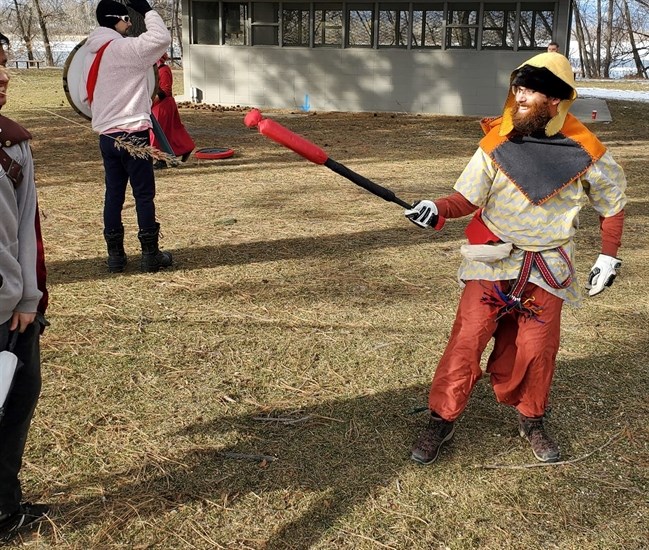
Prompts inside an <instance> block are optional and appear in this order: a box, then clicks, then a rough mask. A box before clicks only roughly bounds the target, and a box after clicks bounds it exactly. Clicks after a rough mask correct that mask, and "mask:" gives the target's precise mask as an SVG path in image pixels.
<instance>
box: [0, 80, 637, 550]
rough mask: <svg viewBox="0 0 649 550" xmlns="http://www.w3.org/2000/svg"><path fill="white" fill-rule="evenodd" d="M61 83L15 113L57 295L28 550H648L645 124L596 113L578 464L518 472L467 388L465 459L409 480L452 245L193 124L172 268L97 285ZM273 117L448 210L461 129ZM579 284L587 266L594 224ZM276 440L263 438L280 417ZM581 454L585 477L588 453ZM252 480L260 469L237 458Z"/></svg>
mask: <svg viewBox="0 0 649 550" xmlns="http://www.w3.org/2000/svg"><path fill="white" fill-rule="evenodd" d="M60 76H61V74H60V72H57V71H51V70H42V71H35V70H23V71H20V72H19V73H18V74H17V75H15V78H14V80H13V82H12V88H11V90H10V91H11V92H12V93H11V97H10V102H9V105H8V106H7V107H6V108H5V109H4V110H3V113H5V114H7V115H8V116H13V117H14V118H16V119H18V120H19V121H21V122H22V123H23V124H24V125H26V126H27V127H28V128H29V129H30V130H31V131H32V133H33V134H34V151H35V158H36V164H37V173H38V185H39V196H40V203H41V207H42V210H43V215H44V220H43V226H44V235H45V241H46V247H47V254H48V266H49V277H50V289H51V308H50V311H49V319H50V321H51V323H52V326H51V327H50V328H49V329H48V331H47V332H46V334H45V336H44V338H43V341H42V345H43V372H44V388H43V395H42V399H41V402H40V404H39V407H38V410H37V414H36V417H35V421H34V424H33V428H32V431H31V435H30V440H29V444H28V452H27V455H26V464H25V468H24V472H23V479H24V485H25V493H26V496H27V497H29V498H30V499H37V500H41V501H47V502H50V503H52V505H53V506H54V510H53V513H52V515H51V521H50V522H49V523H46V524H44V525H43V526H42V527H41V529H40V532H39V533H35V534H31V535H28V536H26V537H25V540H27V541H30V543H31V544H32V545H33V546H36V547H39V548H50V547H56V548H79V549H87V548H206V549H207V548H237V549H238V548H254V549H261V548H266V549H271V548H274V549H289V548H290V549H299V548H302V549H306V548H322V549H324V548H327V549H329V548H335V549H345V548H363V549H370V548H372V549H374V548H398V549H402V548H413V549H430V548H434V549H437V548H440V549H442V548H450V549H469V548H486V549H499V550H500V549H519V548H535V549H536V548H538V549H551V548H561V549H583V548H592V549H625V550H626V549H636V550H639V549H641V548H646V547H647V546H649V538H648V534H647V524H648V523H649V518H648V515H647V504H648V503H647V492H648V490H649V487H648V479H647V478H648V475H647V472H648V468H649V448H648V446H647V445H648V443H647V441H648V435H649V431H648V429H647V413H648V412H649V411H648V406H647V379H649V372H648V368H647V363H648V357H647V356H648V352H647V349H648V347H649V342H648V337H647V334H648V325H649V323H648V320H649V313H648V311H649V290H648V288H647V282H646V281H647V277H646V269H647V265H648V263H649V262H648V246H649V239H648V237H647V234H648V233H649V203H648V200H647V197H648V196H649V183H648V180H647V174H648V173H649V123H648V122H647V121H649V105H648V104H633V103H621V102H611V103H610V108H611V111H612V113H613V118H614V122H613V123H612V124H609V125H603V124H598V125H597V126H596V129H597V131H598V133H599V135H600V136H601V138H602V139H603V140H604V141H605V142H606V143H607V144H608V145H609V146H610V148H611V150H612V151H613V153H614V155H615V156H616V158H617V159H619V161H620V162H621V163H622V164H623V165H624V167H625V169H626V172H627V175H628V179H629V196H630V203H629V206H628V210H627V211H628V218H627V220H628V223H627V231H626V238H625V247H624V249H623V251H622V252H621V255H622V258H623V260H624V268H623V270H622V273H621V276H620V277H619V279H618V280H617V281H616V282H615V285H614V286H613V288H612V289H610V290H609V291H607V292H605V293H604V294H603V295H601V296H600V297H598V298H596V299H592V300H588V301H586V302H585V306H584V307H583V308H582V309H579V310H569V309H566V311H565V315H564V337H563V347H562V350H561V353H560V356H559V365H558V372H557V375H556V380H555V384H554V388H553V394H552V411H551V416H550V419H549V428H550V429H551V430H552V432H553V433H554V434H555V435H556V437H557V438H558V440H559V441H560V443H561V446H562V450H563V454H564V457H565V458H566V459H568V460H574V459H578V460H577V461H576V462H574V463H573V464H570V465H564V466H552V467H542V468H521V469H507V468H497V469H488V468H485V465H492V464H498V465H501V466H521V465H523V466H524V465H527V464H529V463H530V462H533V460H532V459H531V456H530V452H529V449H528V448H527V446H526V444H525V443H524V442H523V441H522V440H521V439H520V438H518V437H517V434H516V429H515V423H514V414H513V413H512V411H511V410H508V409H506V408H505V407H502V406H500V405H498V404H497V403H495V400H494V398H493V396H492V393H491V390H490V388H489V386H488V383H487V382H486V381H484V380H483V381H481V382H480V383H479V384H478V387H477V389H476V392H475V394H474V396H473V397H472V399H471V402H470V404H469V407H468V409H467V411H466V413H465V415H464V416H463V418H462V419H461V421H460V423H459V429H458V431H457V435H456V439H455V441H454V442H453V444H452V445H450V446H449V447H448V449H446V450H445V451H444V452H443V454H442V456H441V458H440V460H439V462H438V463H436V464H435V465H433V466H430V467H420V466H417V465H416V464H414V463H411V462H410V460H409V458H408V452H409V447H410V444H411V442H412V440H413V439H414V438H415V437H416V435H417V433H418V431H419V430H420V429H421V427H422V426H423V424H424V422H425V419H424V417H423V415H421V414H412V411H413V410H416V409H417V408H418V407H421V406H422V405H425V402H426V393H427V389H428V384H429V380H430V377H431V374H432V371H433V369H434V367H435V364H436V360H437V359H438V358H439V356H440V354H441V352H442V350H443V346H444V344H445V341H446V338H447V336H448V333H449V328H450V324H451V321H452V315H453V313H454V310H455V305H456V301H457V297H458V293H459V290H458V288H457V285H456V283H455V280H454V278H455V271H456V269H457V264H458V261H459V254H458V248H459V244H460V243H461V241H462V231H463V227H464V223H463V222H462V221H451V222H449V223H448V224H447V226H446V228H445V229H444V231H443V232H441V233H438V234H435V233H431V232H425V231H421V230H418V229H417V228H416V227H415V226H414V225H412V224H410V223H408V222H407V221H406V220H405V219H404V218H403V216H402V215H401V209H400V208H399V207H397V206H395V205H392V204H388V203H386V202H383V201H381V200H380V199H378V198H375V197H372V196H371V195H369V194H367V193H366V192H364V191H362V190H360V189H359V188H357V187H355V186H354V185H352V184H351V183H349V182H347V180H344V179H342V178H341V177H339V176H337V175H335V174H333V173H332V172H330V171H329V170H327V169H326V168H324V167H318V166H315V165H312V164H310V163H308V162H306V161H304V160H302V159H300V158H299V157H297V156H296V155H295V154H294V153H292V152H290V151H288V150H285V149H283V148H281V147H280V146H278V145H276V144H274V143H273V142H270V141H268V140H266V139H265V138H263V137H262V136H260V135H259V134H258V133H256V132H255V131H252V130H249V129H247V128H245V127H244V125H243V123H242V121H243V112H211V111H194V110H184V111H183V112H182V116H183V119H184V122H185V124H186V126H187V127H188V129H189V130H190V131H191V133H192V134H193V135H194V136H195V138H196V141H197V144H198V146H199V147H210V146H230V147H232V148H234V149H235V151H236V156H234V157H233V158H231V159H228V160H223V161H211V162H210V161H197V160H195V159H192V160H191V161H190V162H189V163H188V164H186V165H183V166H182V167H180V168H178V169H168V170H165V171H161V172H159V173H158V180H157V181H158V198H157V207H158V215H159V219H160V221H161V223H162V228H163V232H164V239H163V241H162V244H163V245H164V248H165V249H167V250H170V251H172V252H173V254H174V260H175V263H176V266H177V267H176V268H175V269H174V270H172V271H169V272H165V273H159V274H147V275H144V274H140V273H139V271H138V269H137V260H138V246H137V239H136V226H135V215H134V210H133V203H132V200H131V199H129V201H128V202H127V206H126V209H125V211H124V221H125V225H126V229H127V252H128V254H129V256H130V264H129V267H128V270H127V272H126V273H125V274H123V275H118V276H109V275H108V274H107V273H106V269H105V266H104V254H105V251H104V243H103V239H102V234H101V233H102V232H101V230H102V224H101V209H102V199H103V184H102V181H103V180H102V178H103V172H102V168H101V160H100V155H99V152H98V146H97V138H96V136H95V135H94V134H93V133H92V132H90V131H89V129H88V123H87V122H84V121H82V119H81V118H79V117H78V116H77V115H75V114H74V113H73V112H72V110H71V109H70V108H69V107H67V104H66V103H65V100H64V97H63V93H62V91H61V86H60ZM270 114H272V116H273V117H274V118H275V119H276V120H278V121H280V122H282V123H284V124H285V125H287V126H288V127H290V128H292V129H294V130H295V131H297V132H299V133H302V134H303V135H305V136H307V137H308V138H310V139H312V140H313V141H314V142H315V143H318V144H319V145H321V146H323V147H325V148H326V149H327V151H328V152H329V154H330V155H331V157H332V158H334V159H336V160H338V161H339V162H343V163H345V164H346V165H348V166H349V167H350V168H352V169H354V170H357V171H358V172H360V173H362V174H363V175H365V176H367V177H369V178H372V179H374V180H375V181H377V182H379V183H382V184H384V185H386V186H387V187H390V188H391V189H393V190H394V191H395V192H396V193H397V195H399V196H400V197H402V198H404V199H405V200H409V201H410V200H414V199H417V198H423V197H430V198H434V197H435V196H439V195H442V194H446V193H448V192H449V190H450V189H451V187H452V183H453V181H454V179H455V178H456V177H457V175H458V174H459V172H460V171H461V169H462V167H463V166H464V164H465V163H466V161H467V160H468V158H469V156H470V155H471V154H472V152H473V151H474V148H475V146H476V143H477V140H478V139H479V137H480V134H479V128H478V124H477V121H476V120H475V119H469V118H453V117H434V116H415V115H389V114H378V115H374V114H372V113H367V114H342V113H326V114H320V113H318V114H315V113H314V114H310V115H303V114H293V113H288V112H275V113H270ZM583 222H584V229H582V230H581V231H580V233H579V236H578V239H579V243H578V244H579V257H578V263H577V267H578V270H579V274H580V276H581V278H582V280H583V278H584V276H585V274H586V273H587V270H588V268H589V267H590V265H591V263H592V261H593V260H594V258H595V256H596V254H597V246H598V237H597V228H596V225H597V223H596V216H595V215H594V213H593V211H592V210H586V211H585V213H584V215H583ZM273 418H274V419H276V420H274V421H271V420H270V419H273ZM591 452H592V453H593V454H591V455H590V456H586V455H588V454H589V453H591ZM228 453H238V454H239V455H267V456H272V457H276V458H277V460H275V461H270V460H266V461H260V460H245V459H244V458H245V457H241V456H238V455H237V454H235V455H229V454H228Z"/></svg>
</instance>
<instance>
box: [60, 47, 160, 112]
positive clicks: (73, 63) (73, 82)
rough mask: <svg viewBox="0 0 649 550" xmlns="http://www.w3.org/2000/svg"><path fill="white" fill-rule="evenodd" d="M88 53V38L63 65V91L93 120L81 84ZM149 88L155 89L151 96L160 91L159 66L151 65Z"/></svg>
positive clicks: (76, 109) (74, 107) (71, 103)
mask: <svg viewBox="0 0 649 550" xmlns="http://www.w3.org/2000/svg"><path fill="white" fill-rule="evenodd" d="M87 53H88V48H87V47H86V39H85V38H84V39H83V40H82V41H81V42H79V43H78V44H77V45H76V46H75V47H74V49H73V50H72V51H71V52H70V55H68V58H67V59H66V60H65V66H64V67H63V91H64V92H65V97H67V98H68V102H69V103H70V106H71V107H72V108H73V109H74V110H75V111H76V112H77V113H79V114H80V115H81V116H82V117H84V118H87V119H88V120H92V112H91V111H90V106H89V105H88V104H87V103H84V102H83V101H81V97H80V94H79V85H80V83H81V81H82V79H83V60H84V59H85V57H86V54H87ZM147 78H148V84H149V88H150V89H151V90H153V93H152V94H151V98H153V97H154V96H155V95H156V93H158V67H156V66H155V65H152V66H151V69H150V70H149V72H148V74H147Z"/></svg>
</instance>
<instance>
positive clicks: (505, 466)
mask: <svg viewBox="0 0 649 550" xmlns="http://www.w3.org/2000/svg"><path fill="white" fill-rule="evenodd" d="M623 435H624V430H622V431H621V432H619V433H617V434H615V435H614V436H613V437H611V438H610V439H609V440H608V441H607V442H606V443H604V444H603V445H602V446H601V447H597V449H593V450H592V451H591V452H589V453H586V454H585V455H583V456H580V457H578V458H573V459H572V460H561V461H559V462H535V463H534V464H512V465H509V464H481V465H477V466H475V468H485V469H487V470H524V469H526V468H543V467H545V466H563V465H565V464H574V463H575V462H580V461H582V460H585V459H586V458H588V457H589V456H592V455H594V454H595V453H596V452H598V451H601V450H602V449H604V448H606V447H608V446H609V445H611V444H612V443H614V442H615V441H617V440H618V439H621V438H622V436H623Z"/></svg>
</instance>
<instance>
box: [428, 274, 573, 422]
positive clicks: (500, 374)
mask: <svg viewBox="0 0 649 550" xmlns="http://www.w3.org/2000/svg"><path fill="white" fill-rule="evenodd" d="M494 284H496V285H499V286H500V288H501V289H502V290H504V291H506V287H507V286H508V283H506V282H497V283H494V282H492V281H468V282H467V285H466V287H465V288H464V292H463V293H462V297H461V298H460V303H459V304H458V308H457V314H456V317H455V322H454V324H453V330H452V331H451V336H450V338H449V341H448V344H447V346H446V350H445V351H444V355H443V356H442V359H441V360H440V362H439V365H438V366H437V370H436V371H435V376H434V377H433V383H432V386H431V389H430V394H429V400H428V404H429V408H430V410H431V411H434V412H435V413H437V414H438V415H439V416H441V417H442V418H443V419H444V420H448V421H454V420H456V419H457V418H458V417H459V416H460V414H462V411H463V410H464V408H465V407H466V405H467V401H468V399H469V396H470V395H471V391H472V390H473V387H474V386H475V383H476V382H477V381H478V380H479V379H480V377H481V376H482V370H481V368H480V358H481V356H482V352H483V351H484V349H485V348H486V346H487V344H488V343H489V340H490V339H491V337H492V336H493V337H494V349H493V351H492V353H491V355H490V356H489V360H488V362H487V372H488V373H489V374H490V375H491V385H492V387H493V389H494V393H495V394H496V398H497V399H498V401H499V402H500V403H504V404H506V405H511V406H513V407H516V409H518V411H519V412H520V413H521V414H523V415H525V416H528V417H539V416H543V414H544V412H545V408H546V405H547V402H548V396H549V394H550V386H551V384H552V376H553V374H554V368H555V362H556V357H557V351H558V349H559V336H560V331H561V307H562V305H563V300H562V299H561V298H558V297H556V296H554V295H553V294H550V293H549V292H547V291H546V290H544V289H542V288H540V287H538V286H536V285H534V284H531V283H528V285H527V286H526V287H525V291H524V292H523V296H522V299H523V300H525V299H527V298H531V297H533V298H534V304H535V305H536V306H538V307H542V308H543V310H542V312H541V314H540V315H539V316H538V318H537V320H535V319H528V318H525V316H523V315H522V314H520V313H518V312H513V313H508V314H507V315H505V316H504V317H501V318H500V319H499V320H497V321H496V319H495V317H496V313H497V309H498V308H497V306H493V305H489V304H487V303H484V302H482V301H481V298H482V297H483V295H484V294H485V292H488V293H489V292H493V288H494Z"/></svg>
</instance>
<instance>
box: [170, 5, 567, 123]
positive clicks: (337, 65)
mask: <svg viewBox="0 0 649 550" xmlns="http://www.w3.org/2000/svg"><path fill="white" fill-rule="evenodd" d="M188 4H189V2H188V0H183V28H184V30H185V32H184V33H183V67H184V89H185V96H184V97H183V98H182V99H186V100H190V99H192V88H193V89H195V90H198V91H199V93H200V98H201V100H202V101H203V102H204V103H213V104H219V105H224V106H236V105H240V106H242V107H244V106H245V107H259V108H268V107H270V108H286V109H301V108H305V109H306V107H307V96H308V109H309V110H312V111H385V112H416V113H437V114H447V115H469V116H495V115H498V114H500V112H501V110H502V106H503V103H504V101H505V96H506V93H507V87H508V85H509V75H510V74H511V71H512V70H513V69H514V68H516V67H517V66H518V65H520V64H521V63H522V62H524V61H525V60H526V59H529V58H530V57H532V56H533V55H536V54H537V53H540V51H543V50H533V51H530V50H525V51H511V50H461V49H452V50H445V51H444V50H433V49H427V50H417V49H412V50H406V49H392V48H385V49H370V48H367V49H365V48H344V49H343V48H289V47H279V46H252V47H249V46H226V45H222V46H213V45H203V44H189V34H190V33H189V29H190V21H189V16H188V14H189V5H188ZM569 6H570V4H569V2H568V1H567V0H560V1H559V2H558V9H557V11H556V12H555V17H556V20H555V30H556V36H557V39H558V40H559V41H560V43H561V47H562V49H565V48H567V46H568V45H567V43H566V42H567V36H569V28H570V19H569V17H570V8H569ZM216 24H218V23H217V22H216V21H215V25H216Z"/></svg>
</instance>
